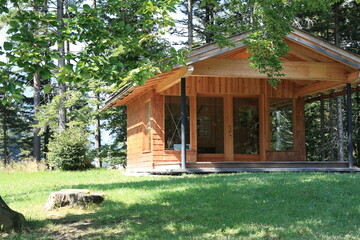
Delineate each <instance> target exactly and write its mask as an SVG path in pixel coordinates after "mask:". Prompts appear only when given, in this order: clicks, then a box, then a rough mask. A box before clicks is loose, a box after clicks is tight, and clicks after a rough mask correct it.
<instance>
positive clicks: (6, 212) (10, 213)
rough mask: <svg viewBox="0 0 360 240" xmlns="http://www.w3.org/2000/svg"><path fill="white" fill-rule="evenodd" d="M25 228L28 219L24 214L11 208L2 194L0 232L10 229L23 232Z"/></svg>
mask: <svg viewBox="0 0 360 240" xmlns="http://www.w3.org/2000/svg"><path fill="white" fill-rule="evenodd" d="M25 228H26V220H25V217H24V215H22V214H21V213H18V212H16V211H14V210H12V209H11V208H9V206H8V205H7V204H6V203H5V202H4V200H3V199H2V198H1V196H0V232H2V231H9V230H15V231H16V232H22V231H24V230H25Z"/></svg>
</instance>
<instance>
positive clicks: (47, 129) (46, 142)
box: [44, 126, 50, 168]
mask: <svg viewBox="0 0 360 240" xmlns="http://www.w3.org/2000/svg"><path fill="white" fill-rule="evenodd" d="M49 140H50V127H49V126H46V127H45V133H44V158H45V165H46V167H47V168H49V162H48V158H47V157H48V152H49V147H48V145H49Z"/></svg>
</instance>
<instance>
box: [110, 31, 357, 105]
mask: <svg viewBox="0 0 360 240" xmlns="http://www.w3.org/2000/svg"><path fill="white" fill-rule="evenodd" d="M247 37H248V33H247V32H245V33H240V34H237V35H234V36H231V37H229V38H228V40H229V41H231V42H232V43H233V46H232V47H224V48H220V47H219V46H218V45H217V44H216V43H208V44H205V45H202V46H200V47H196V48H194V49H192V51H191V52H190V53H189V54H188V55H187V57H188V58H187V66H190V65H192V64H195V63H198V62H200V61H204V60H207V59H210V58H214V57H216V58H221V57H229V56H230V58H232V57H231V54H232V55H236V54H238V52H237V51H238V50H239V49H245V48H246V45H245V44H244V43H243V40H245V39H246V38H247ZM284 40H285V41H286V42H287V44H288V45H298V46H299V47H301V49H299V50H298V53H297V54H298V55H302V52H306V51H308V52H314V53H316V54H317V55H318V56H317V57H316V58H317V59H312V58H309V57H308V56H297V57H300V58H303V59H307V58H308V59H309V60H308V61H319V62H321V61H326V62H333V63H340V64H342V65H344V66H346V67H347V68H348V69H351V71H358V70H360V56H359V55H356V54H354V53H351V52H349V51H346V50H344V49H342V48H339V47H337V46H336V45H334V44H331V43H330V42H327V41H325V40H323V39H320V38H318V37H316V36H314V35H312V34H309V33H307V32H305V31H302V30H300V29H296V28H293V32H291V33H290V34H288V35H287V36H284ZM294 55H296V54H294ZM187 72H188V69H187V67H186V66H175V67H174V69H173V70H172V71H171V72H163V73H161V74H158V75H157V77H154V78H150V79H148V80H147V81H146V82H145V83H144V85H142V86H136V85H134V84H133V83H128V84H125V85H124V86H123V87H122V88H121V89H119V90H118V91H117V92H116V93H114V94H113V95H111V96H110V98H109V99H108V100H107V101H106V102H105V105H104V107H103V110H106V109H108V108H110V107H113V106H119V105H123V104H125V103H127V102H129V101H131V100H132V99H133V98H135V97H136V96H138V95H139V94H141V93H143V92H145V91H148V90H149V89H153V88H155V86H156V85H157V84H159V83H160V82H161V81H164V80H165V79H167V80H168V81H172V80H173V81H175V80H176V79H179V78H181V77H183V76H184V75H185V74H187ZM190 75H191V74H190ZM355 75H356V76H355V78H356V79H358V78H359V77H360V76H359V73H355ZM264 78H266V77H265V76H264Z"/></svg>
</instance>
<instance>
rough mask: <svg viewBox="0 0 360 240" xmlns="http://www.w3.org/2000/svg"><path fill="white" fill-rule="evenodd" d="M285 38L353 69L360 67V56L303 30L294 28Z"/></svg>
mask: <svg viewBox="0 0 360 240" xmlns="http://www.w3.org/2000/svg"><path fill="white" fill-rule="evenodd" d="M286 38H288V39H290V40H292V41H295V42H297V43H298V44H302V45H303V46H306V47H307V48H310V49H312V50H313V51H317V52H319V53H321V54H323V55H325V56H328V57H331V58H332V59H335V60H336V61H341V62H343V63H344V64H346V65H348V66H351V67H353V68H355V69H360V57H358V56H357V55H355V54H352V53H350V52H348V51H345V50H343V49H341V48H339V47H337V46H335V45H333V44H330V43H329V42H326V41H323V40H321V39H320V38H317V37H315V36H312V35H310V34H308V33H306V32H304V31H301V30H298V29H294V32H293V33H290V34H289V35H287V36H286Z"/></svg>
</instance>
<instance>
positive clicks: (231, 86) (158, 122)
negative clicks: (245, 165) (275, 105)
mask: <svg viewBox="0 0 360 240" xmlns="http://www.w3.org/2000/svg"><path fill="white" fill-rule="evenodd" d="M296 88H297V85H296V84H295V83H294V82H292V81H289V80H282V81H281V82H280V83H279V84H278V86H277V88H276V89H274V88H273V87H271V86H270V85H269V84H268V83H267V80H265V79H242V78H225V77H213V78H208V77H199V76H195V77H192V76H190V77H188V78H187V95H188V96H191V97H190V116H191V117H190V132H191V135H190V144H191V149H192V150H191V151H189V154H188V157H187V158H188V161H193V162H196V161H199V159H200V161H211V160H213V161H245V160H246V159H252V160H253V161H259V160H260V161H285V160H287V161H291V160H298V161H305V160H306V151H305V127H304V99H296V101H295V103H294V147H295V149H294V151H293V152H275V151H270V110H269V99H270V98H294V93H295V90H296ZM198 94H200V95H201V94H203V95H218V96H223V97H224V125H225V127H224V138H225V139H224V144H225V149H224V154H220V155H216V156H215V155H213V154H210V155H209V154H208V155H207V157H206V156H201V157H200V158H199V156H200V155H197V153H196V150H197V135H196V133H197V119H196V96H197V95H198ZM163 95H172V96H180V85H179V84H177V85H174V86H173V87H171V88H169V89H167V90H165V91H164V92H162V93H160V94H156V93H154V92H153V91H149V92H147V93H146V94H143V95H142V96H139V97H138V98H136V99H135V100H134V101H132V102H130V103H129V104H128V105H127V109H128V110H127V113H128V122H127V124H128V126H127V131H128V133H127V134H128V167H129V169H133V168H152V167H153V166H155V167H156V166H157V165H156V164H161V163H165V164H167V163H169V162H171V163H173V162H174V163H175V164H176V163H177V162H179V161H180V153H179V152H178V151H172V152H169V151H164V141H165V140H164V138H165V136H164V96H163ZM249 95H251V96H259V121H260V122H259V123H260V126H259V134H260V136H259V137H260V142H259V144H260V149H259V150H260V152H259V155H256V156H255V155H254V156H253V158H251V157H249V156H240V155H239V156H238V155H237V156H235V155H234V152H233V145H234V143H233V104H232V101H233V97H234V96H244V97H246V96H249ZM149 99H151V101H152V110H153V117H152V127H153V130H152V151H151V152H150V153H143V152H142V141H143V134H144V133H143V129H144V127H145V125H144V116H145V115H144V110H145V109H144V103H145V101H147V100H149Z"/></svg>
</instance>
